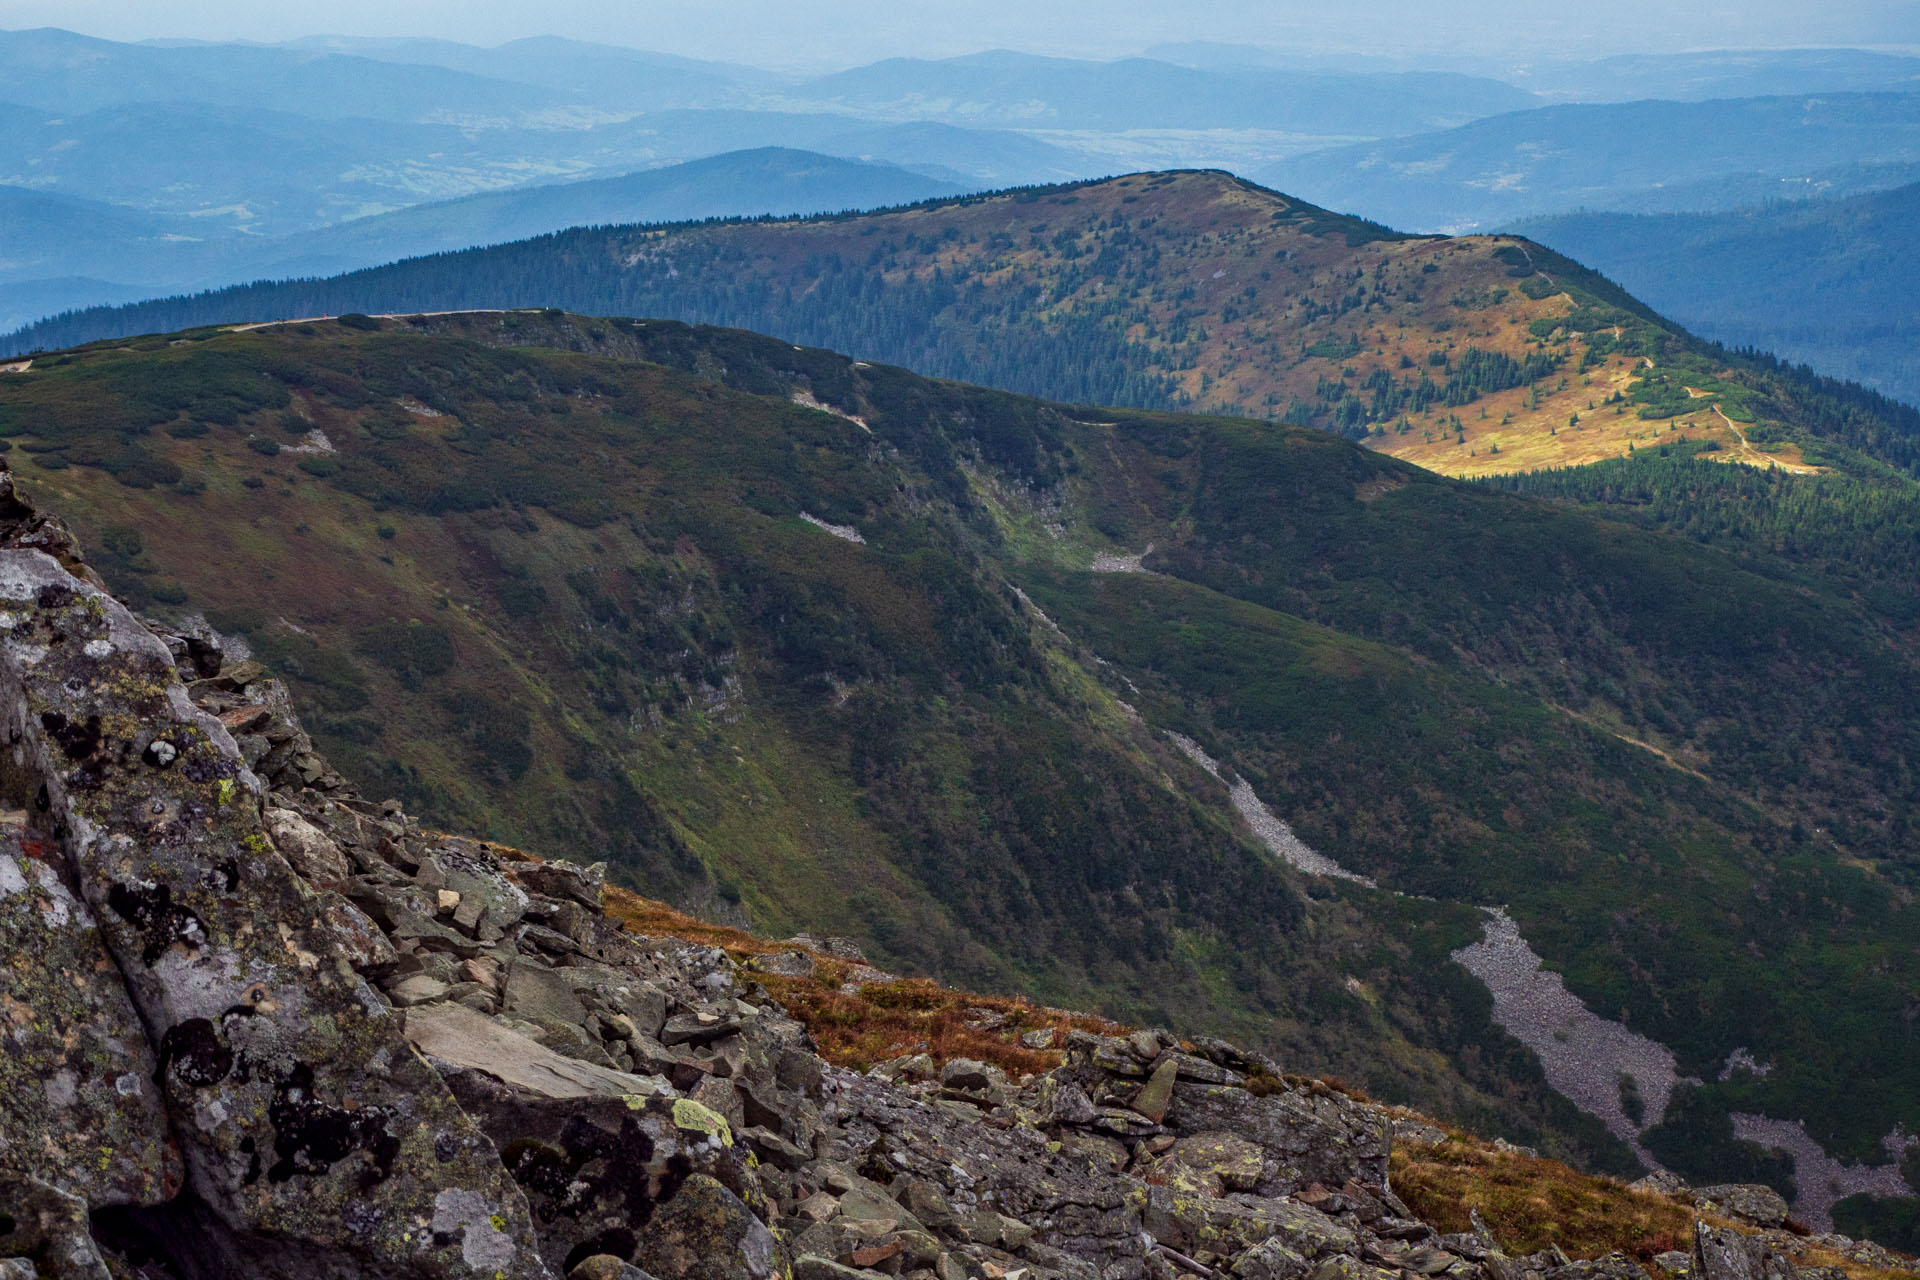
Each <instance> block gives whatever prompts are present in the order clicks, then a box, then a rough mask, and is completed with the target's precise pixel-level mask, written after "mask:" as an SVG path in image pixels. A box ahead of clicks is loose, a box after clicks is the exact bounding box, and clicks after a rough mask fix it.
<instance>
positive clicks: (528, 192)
mask: <svg viewBox="0 0 1920 1280" xmlns="http://www.w3.org/2000/svg"><path fill="white" fill-rule="evenodd" d="M960 190H961V188H960V187H959V186H957V185H955V184H953V183H949V182H942V181H940V180H938V179H935V178H930V177H926V176H924V175H922V174H918V173H910V172H908V171H907V170H905V169H900V168H896V167H893V166H890V165H879V164H868V163H865V162H862V161H857V160H840V159H835V158H832V157H829V156H821V155H815V154H813V153H810V152H805V151H790V150H784V149H781V148H775V147H767V148H761V149H758V150H754V151H741V152H731V153H728V154H726V155H719V156H713V157H711V158H709V159H705V160H697V161H693V162H691V163H688V164H682V165H672V166H668V167H666V168H661V169H651V170H647V171H645V172H641V173H635V174H628V175H626V176H624V177H619V178H605V179H597V180H591V181H583V182H574V183H563V184H555V185H550V186H539V187H530V188H521V189H516V190H510V191H500V192H491V193H488V194H485V195H477V196H468V197H466V198H464V199H461V200H453V201H445V202H440V203H433V204H423V205H417V206H415V207H413V208H410V209H402V210H397V211H395V212H393V213H388V214H382V215H379V216H376V217H371V218H361V219H357V220H355V221H352V222H346V223H342V224H340V225H338V226H333V227H323V228H320V229H318V230H314V231H309V232H304V233H301V234H298V235H292V236H283V237H276V238H271V239H268V238H261V237H242V236H235V235H226V236H212V237H208V236H202V235H199V234H196V233H198V232H200V231H202V230H204V228H201V227H197V226H195V225H194V222H193V220H191V219H187V218H181V217H164V216H158V215H151V214H142V213H137V212H134V211H132V210H129V209H125V208H122V207H119V206H115V205H109V204H104V203H101V202H98V201H86V200H75V199H71V198H68V197H64V196H55V195H46V194H43V193H40V192H35V191H25V190H22V189H20V188H18V187H3V186H0V219H4V223H5V226H6V227H7V229H8V236H7V241H6V244H5V246H4V247H3V248H0V254H4V256H0V329H4V328H8V327H13V326H17V325H19V324H24V323H26V322H28V321H30V320H32V319H36V318H38V317H40V316H44V315H47V314H50V313H51V312H57V311H62V310H66V309H67V308H69V307H74V306H88V305H94V304H97V303H108V302H126V301H131V300H133V299H135V298H140V297H155V296H160V295H165V294H169V293H177V292H181V291H183V290H193V289H202V288H208V287H213V286H217V285H224V284H231V283H234V282H237V281H244V280H252V279H259V278H265V277H286V276H308V275H330V274H333V273H336V272H340V271H350V270H353V269H355V268H358V267H366V266H373V265H376V264H379V263H384V262H391V261H394V260H396V259H400V258H408V257H414V256H418V255H420V254H429V253H440V252H443V251H446V250H449V249H464V248H467V247H469V246H472V245H481V244H495V243H499V242H501V241H505V240H517V239H522V238H525V237H527V236H536V235H541V234H544V233H546V232H550V231H558V230H561V229H562V228H565V227H576V226H591V225H603V224H609V223H628V224H631V223H653V222H679V221H685V220H688V219H694V220H698V219H702V218H715V217H752V216H758V215H762V214H807V213H827V212H837V211H840V210H845V209H871V208H878V207H884V206H889V205H898V204H909V203H912V202H914V201H917V200H926V199H931V198H934V197H937V196H945V195H953V194H956V193H957V192H959V191H960Z"/></svg>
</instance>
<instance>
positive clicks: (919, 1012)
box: [760, 960, 1124, 1078]
mask: <svg viewBox="0 0 1920 1280" xmlns="http://www.w3.org/2000/svg"><path fill="white" fill-rule="evenodd" d="M846 967H847V966H846V965H845V964H844V963H843V962H839V961H831V960H822V961H821V963H820V967H819V969H818V970H816V971H815V973H814V975H813V976H812V977H810V978H780V977H773V976H766V975H763V976H762V977H761V979H760V980H761V982H763V983H764V984H765V985H766V987H767V990H768V991H770V992H772V993H773V996H774V998H775V999H777V1000H779V1001H780V1003H781V1004H782V1005H784V1006H786V1009H787V1012H789V1013H791V1014H792V1015H793V1016H794V1017H795V1018H797V1019H799V1020H800V1021H801V1022H802V1023H804V1024H805V1025H806V1028H807V1030H808V1032H809V1033H811V1034H812V1036H813V1039H814V1043H815V1044H816V1045H818V1046H819V1049H820V1054H821V1056H822V1057H824V1058H826V1059H827V1060H828V1061H829V1062H833V1063H836V1064H838V1065H840V1066H844V1067H851V1068H853V1069H855V1070H864V1069H866V1068H867V1067H870V1066H872V1065H873V1064H874V1063H876V1062H884V1061H886V1060H887V1059H888V1058H897V1057H899V1056H901V1055H902V1054H909V1053H924V1054H928V1055H930V1056H931V1057H932V1058H933V1059H934V1060H935V1061H936V1062H944V1061H946V1060H947V1059H949V1058H977V1059H979V1060H980V1061H982V1062H989V1063H992V1064H993V1065H994V1066H996V1067H999V1068H1000V1069H1001V1070H1003V1071H1005V1072H1007V1074H1009V1075H1010V1076H1014V1077H1016V1078H1017V1077H1019V1076H1021V1075H1025V1074H1027V1073H1029V1072H1036V1073H1037V1072H1042V1071H1051V1070H1052V1069H1053V1068H1055V1067H1057V1066H1059V1065H1060V1061H1061V1053H1060V1050H1059V1048H1058V1047H1057V1046H1059V1045H1060V1044H1061V1043H1062V1042H1063V1041H1064V1038H1065V1037H1064V1033H1065V1032H1066V1031H1067V1030H1068V1029H1070V1028H1079V1029H1082V1030H1086V1031H1094V1032H1099V1033H1101V1034H1104V1035H1113V1034H1116V1033H1118V1032H1121V1031H1123V1030H1124V1028H1121V1027H1118V1026H1115V1025H1114V1024H1113V1023H1110V1022H1106V1021H1104V1020H1102V1019H1099V1018H1092V1017H1087V1016H1086V1015H1083V1014H1072V1013H1065V1012H1062V1011H1060V1010H1058V1009H1045V1008H1041V1007H1039V1006H1037V1005H1034V1004H1031V1003H1029V1002H1027V1001H1024V1000H1008V999H1002V998H998V997H989V996H975V995H968V994H965V993H963V992H958V991H951V990H948V989H947V988H946V987H943V986H940V985H939V984H938V983H934V982H929V981H927V980H925V979H922V978H907V979H901V980H899V981H895V982H875V983H868V984H867V985H865V986H863V987H861V988H860V989H859V990H858V991H856V992H845V991H843V990H841V988H840V986H839V978H837V977H835V976H833V971H834V970H836V969H839V970H841V971H842V972H843V973H844V970H845V969H846ZM983 1015H993V1016H991V1017H987V1016H983ZM976 1023H979V1024H981V1025H978V1026H976V1025H973V1024H976ZM1042 1029H1045V1030H1050V1031H1052V1032H1053V1037H1052V1041H1051V1044H1052V1046H1054V1047H1049V1048H1046V1049H1029V1048H1027V1047H1026V1046H1024V1045H1022V1044H1021V1043H1020V1036H1021V1035H1023V1034H1025V1033H1027V1032H1031V1031H1037V1030H1042Z"/></svg>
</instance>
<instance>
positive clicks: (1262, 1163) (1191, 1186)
mask: <svg viewBox="0 0 1920 1280" xmlns="http://www.w3.org/2000/svg"><path fill="white" fill-rule="evenodd" d="M1151 1172H1152V1175H1153V1176H1154V1177H1155V1178H1156V1179H1157V1180H1158V1181H1160V1182H1161V1183H1163V1184H1165V1185H1167V1186H1170V1187H1172V1188H1174V1189H1175V1190H1178V1191H1185V1192H1190V1193H1194V1194H1198V1195H1205V1196H1216V1197H1217V1196H1223V1195H1225V1194H1226V1193H1227V1192H1229V1191H1252V1190H1254V1189H1255V1188H1256V1187H1258V1186H1259V1185H1260V1181H1261V1178H1262V1176H1263V1175H1264V1174H1265V1172H1266V1157H1265V1155H1264V1153H1263V1152H1262V1151H1261V1149H1260V1148H1259V1147H1258V1146H1256V1145H1255V1144H1254V1143H1251V1142H1248V1141H1247V1140H1246V1139H1245V1138H1239V1137H1235V1136H1234V1135H1233V1134H1230V1133H1196V1134H1192V1135H1190V1136H1188V1137H1185V1138H1181V1139H1180V1140H1179V1141H1178V1142H1176V1143H1174V1144H1173V1146H1172V1148H1171V1149H1169V1150H1168V1151H1167V1152H1166V1154H1165V1155H1163V1156H1161V1157H1160V1158H1159V1159H1158V1160H1157V1161H1155V1162H1154V1163H1153V1165H1152V1166H1151Z"/></svg>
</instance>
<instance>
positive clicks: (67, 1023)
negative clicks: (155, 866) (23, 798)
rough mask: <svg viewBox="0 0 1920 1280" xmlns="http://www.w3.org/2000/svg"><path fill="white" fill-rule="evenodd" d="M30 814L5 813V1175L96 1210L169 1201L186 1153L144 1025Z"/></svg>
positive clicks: (0, 1122) (0, 1132)
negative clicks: (172, 1127)
mask: <svg viewBox="0 0 1920 1280" xmlns="http://www.w3.org/2000/svg"><path fill="white" fill-rule="evenodd" d="M8 764H9V762H6V761H0V771H4V770H5V769H6V768H7V766H8ZM14 781H15V782H18V781H20V779H19V778H18V777H17V776H16V778H15V779H14ZM25 817H26V815H25V814H9V815H0V1042H4V1044H5V1049H4V1050H0V1178H6V1177H16V1178H35V1179H39V1180H41V1181H44V1182H46V1183H47V1184H49V1185H50V1186H53V1187H55V1188H57V1189H58V1190H60V1191H63V1192H66V1193H68V1194H70V1195H74V1196H78V1197H79V1198H80V1199H81V1201H83V1202H84V1203H85V1204H86V1205H87V1206H88V1207H89V1208H96V1209H97V1208H102V1207H105V1206H108V1205H123V1204H151V1203H154V1202H157V1201H160V1200H166V1199H170V1198H171V1197H172V1196H173V1195H174V1194H175V1193H176V1192H178V1191H179V1189H180V1183H181V1179H182V1170H181V1166H180V1154H179V1152H178V1150H177V1149H176V1148H175V1147H174V1145H173V1139H172V1135H171V1133H170V1132H169V1130H168V1127H167V1115H166V1110H165V1108H164V1107H163V1106H162V1104H161V1100H160V1091H159V1089H158V1088H157V1087H156V1086H155V1084H154V1080H153V1075H154V1058H153V1052H152V1050H151V1049H150V1048H149V1046H148V1043H147V1031H146V1028H145V1027H144V1026H143V1025H142V1024H141V1022H140V1018H139V1015H138V1014H137V1013H135V1012H134V1008H133V1003H132V1002H131V1001H130V1000H129V999H128V998H127V992H126V987H125V986H124V985H122V983H121V981H120V972H119V970H118V969H117V968H116V967H115V966H114V963H113V959H112V957H110V956H109V955H108V954H107V949H106V947H105V945H104V944H103V943H102V942H101V940H100V931H99V929H98V927H97V926H96V925H95V923H94V918H93V912H92V911H91V910H90V909H89V908H88V907H87V905H86V903H85V902H83V901H81V899H80V897H79V895H78V893H77V892H76V891H75V889H74V887H73V886H71V885H69V884H68V883H67V874H68V873H67V869H66V864H65V859H64V857H63V856H62V855H61V853H60V850H59V848H58V847H57V846H56V845H55V844H54V842H53V841H52V840H51V839H50V838H48V837H47V836H46V835H45V834H43V833H40V832H36V831H30V830H28V829H27V828H26V827H25V826H24V825H23V824H24V820H25Z"/></svg>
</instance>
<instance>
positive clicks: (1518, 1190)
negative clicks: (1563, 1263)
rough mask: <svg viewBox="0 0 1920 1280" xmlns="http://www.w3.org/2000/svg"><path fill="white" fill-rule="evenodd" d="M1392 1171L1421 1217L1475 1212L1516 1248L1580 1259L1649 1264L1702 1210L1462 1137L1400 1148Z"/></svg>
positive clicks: (1467, 1226)
mask: <svg viewBox="0 0 1920 1280" xmlns="http://www.w3.org/2000/svg"><path fill="white" fill-rule="evenodd" d="M1391 1173H1392V1177H1393V1189H1394V1190H1395V1191H1396V1192H1398V1193H1399V1195H1400V1198H1401V1199H1403V1200H1405V1201H1406V1202H1407V1204H1408V1205H1409V1206H1410V1207H1411V1208H1412V1209H1413V1211H1414V1212H1415V1213H1416V1214H1418V1215H1419V1216H1420V1217H1421V1218H1422V1219H1423V1220H1425V1221H1427V1222H1430V1223H1432V1224H1433V1225H1434V1226H1435V1227H1436V1228H1438V1229H1439V1230H1441V1231H1468V1230H1471V1229H1472V1223H1471V1221H1470V1220H1469V1218H1468V1213H1469V1212H1470V1211H1471V1210H1473V1209H1478V1210H1479V1211H1480V1215H1481V1217H1482V1218H1484V1219H1485V1220H1486V1223H1487V1226H1488V1227H1489V1228H1490V1229H1491V1230H1492V1232H1493V1235H1494V1238H1495V1239H1496V1240H1498V1241H1499V1243H1500V1246H1501V1248H1503V1249H1505V1250H1506V1251H1507V1252H1508V1253H1512V1254H1525V1253H1534V1252H1536V1251H1538V1250H1541V1249H1545V1248H1547V1247H1548V1246H1549V1245H1559V1246H1560V1248H1562V1249H1564V1250H1565V1251H1566V1252H1567V1253H1568V1254H1569V1255H1570V1256H1572V1257H1576V1258H1597V1257H1599V1256H1601V1255H1602V1254H1607V1253H1612V1252H1613V1251H1614V1250H1616V1249H1618V1250H1623V1251H1625V1252H1627V1253H1629V1254H1632V1255H1633V1256H1634V1257H1636V1258H1639V1259H1641V1260H1643V1261H1644V1260H1646V1259H1649V1258H1651V1257H1653V1256H1654V1255H1655V1254H1657V1253H1665V1252H1666V1251H1667V1250H1669V1249H1684V1248H1686V1247H1688V1243H1689V1241H1690V1240H1691V1238H1692V1234H1693V1224H1694V1219H1695V1216H1696V1215H1695V1212H1694V1210H1693V1209H1692V1208H1691V1207H1689V1206H1687V1205H1684V1204H1682V1203H1680V1202H1679V1201H1677V1200H1673V1199H1670V1198H1668V1197H1666V1196H1662V1195H1655V1194H1653V1193H1650V1192H1644V1191H1635V1190H1633V1189H1632V1188H1630V1187H1628V1186H1627V1185H1626V1184H1625V1183H1622V1182H1618V1181H1615V1180H1614V1179H1612V1178H1602V1177H1595V1176H1593V1175H1591V1174H1584V1173H1580V1172H1579V1171H1577V1170H1575V1169H1571V1168H1569V1167H1567V1166H1566V1165H1564V1164H1561V1163H1560V1162H1559V1161H1558V1160H1546V1159H1540V1158H1537V1157H1534V1156H1526V1155H1521V1154H1519V1153H1517V1152H1511V1151H1501V1150H1499V1149H1497V1148H1495V1147H1492V1146H1487V1145H1483V1144H1481V1143H1479V1142H1476V1141H1474V1140H1472V1139H1469V1138H1466V1137H1464V1136H1461V1135H1457V1134H1456V1135H1452V1136H1450V1137H1449V1138H1448V1139H1447V1141H1445V1142H1443V1143H1441V1144H1439V1145H1438V1146H1432V1147H1428V1146H1411V1145H1408V1144H1405V1143H1401V1144H1397V1145H1396V1146H1395V1147H1394V1149H1393V1159H1392V1164H1391Z"/></svg>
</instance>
